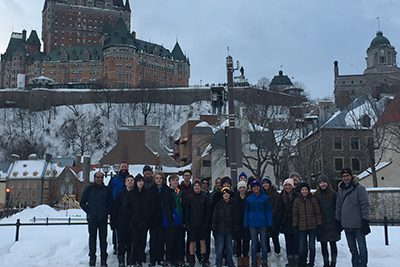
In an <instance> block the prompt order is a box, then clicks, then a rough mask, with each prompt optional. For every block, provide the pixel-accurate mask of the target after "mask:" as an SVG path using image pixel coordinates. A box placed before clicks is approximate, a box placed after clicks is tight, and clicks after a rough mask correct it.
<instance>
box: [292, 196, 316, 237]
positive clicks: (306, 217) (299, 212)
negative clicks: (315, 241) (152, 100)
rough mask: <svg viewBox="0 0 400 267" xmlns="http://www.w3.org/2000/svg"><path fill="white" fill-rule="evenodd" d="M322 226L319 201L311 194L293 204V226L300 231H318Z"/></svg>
mask: <svg viewBox="0 0 400 267" xmlns="http://www.w3.org/2000/svg"><path fill="white" fill-rule="evenodd" d="M321 224H322V217H321V210H320V208H319V204H318V201H317V199H316V198H315V197H314V196H313V195H312V194H311V193H309V194H308V195H307V197H303V196H301V197H298V198H296V200H295V201H294V202H293V226H294V227H297V228H298V230H299V231H306V230H313V229H317V226H319V225H321Z"/></svg>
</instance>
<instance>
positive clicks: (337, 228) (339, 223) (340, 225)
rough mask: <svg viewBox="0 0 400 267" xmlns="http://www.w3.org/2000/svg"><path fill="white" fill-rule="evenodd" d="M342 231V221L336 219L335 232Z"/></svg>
mask: <svg viewBox="0 0 400 267" xmlns="http://www.w3.org/2000/svg"><path fill="white" fill-rule="evenodd" d="M342 231H343V227H342V223H341V222H340V221H339V220H336V232H337V233H338V234H340V233H341V232H342Z"/></svg>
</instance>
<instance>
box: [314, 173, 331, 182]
mask: <svg viewBox="0 0 400 267" xmlns="http://www.w3.org/2000/svg"><path fill="white" fill-rule="evenodd" d="M317 182H318V183H320V182H325V183H329V177H328V176H326V175H325V174H321V175H320V176H318V179H317Z"/></svg>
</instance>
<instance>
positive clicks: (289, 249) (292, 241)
mask: <svg viewBox="0 0 400 267" xmlns="http://www.w3.org/2000/svg"><path fill="white" fill-rule="evenodd" d="M298 197H299V195H298V193H297V192H296V191H295V190H294V182H293V179H291V178H288V179H286V180H285V181H284V182H283V190H282V192H281V198H280V207H281V212H280V219H279V228H280V232H281V233H283V234H284V236H285V246H286V256H287V260H288V263H287V264H286V266H287V267H295V266H297V261H298V254H299V236H298V231H297V229H295V228H294V227H293V202H294V201H295V199H296V198H298Z"/></svg>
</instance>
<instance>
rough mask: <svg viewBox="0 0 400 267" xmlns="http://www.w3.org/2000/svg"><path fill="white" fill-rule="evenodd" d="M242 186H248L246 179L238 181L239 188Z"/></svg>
mask: <svg viewBox="0 0 400 267" xmlns="http://www.w3.org/2000/svg"><path fill="white" fill-rule="evenodd" d="M241 187H244V188H247V184H246V182H245V181H240V182H239V183H238V185H237V188H238V189H239V188H241Z"/></svg>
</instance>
